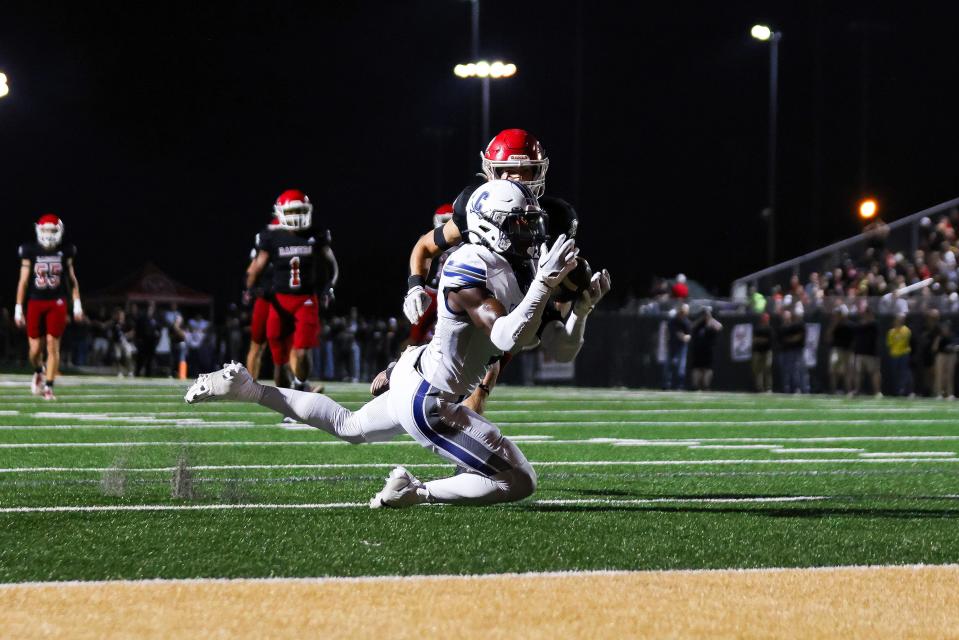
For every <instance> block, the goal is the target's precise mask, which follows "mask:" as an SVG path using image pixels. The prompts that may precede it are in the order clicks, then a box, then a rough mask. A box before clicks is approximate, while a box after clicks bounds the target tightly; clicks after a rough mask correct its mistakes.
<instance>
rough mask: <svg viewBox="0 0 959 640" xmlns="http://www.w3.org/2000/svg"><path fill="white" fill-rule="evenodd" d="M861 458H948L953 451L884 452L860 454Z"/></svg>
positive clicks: (953, 453) (952, 454)
mask: <svg viewBox="0 0 959 640" xmlns="http://www.w3.org/2000/svg"><path fill="white" fill-rule="evenodd" d="M859 455H860V456H861V457H863V458H903V457H909V458H919V457H923V458H927V457H928V458H937V457H938V458H950V457H952V456H954V455H956V453H955V452H954V451H884V452H882V453H860V454H859Z"/></svg>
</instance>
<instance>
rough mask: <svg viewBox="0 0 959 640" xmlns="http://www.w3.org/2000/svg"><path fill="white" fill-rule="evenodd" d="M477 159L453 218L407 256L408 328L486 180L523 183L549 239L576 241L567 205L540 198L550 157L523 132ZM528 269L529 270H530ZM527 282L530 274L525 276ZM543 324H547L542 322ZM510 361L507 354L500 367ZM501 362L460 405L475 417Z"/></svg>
mask: <svg viewBox="0 0 959 640" xmlns="http://www.w3.org/2000/svg"><path fill="white" fill-rule="evenodd" d="M480 156H481V158H482V166H483V174H482V176H480V177H479V179H478V180H476V181H474V182H472V183H470V184H469V185H467V186H466V188H464V189H463V191H462V192H461V193H460V195H459V196H457V198H456V200H455V201H454V202H453V215H452V218H451V219H450V220H449V221H448V222H446V223H445V224H444V225H443V226H441V227H436V228H434V229H433V231H430V232H427V233H425V234H423V235H422V236H421V237H420V239H419V240H417V242H416V245H414V247H413V251H412V253H411V254H410V276H409V279H408V282H407V287H408V289H409V290H408V291H407V293H406V298H405V299H404V300H403V312H404V313H405V314H406V317H407V319H408V320H409V321H410V324H411V325H413V326H417V323H418V320H419V319H420V318H421V317H422V316H423V315H424V314H425V313H426V311H427V310H428V309H429V306H430V303H431V302H432V298H430V296H429V293H428V292H427V291H426V287H425V283H426V275H427V274H428V273H429V271H430V265H431V263H432V261H433V260H434V259H435V258H436V257H437V256H440V255H442V254H443V253H444V252H446V251H447V250H449V249H450V248H451V247H456V246H458V245H459V244H461V243H462V242H463V241H464V236H465V234H466V233H467V228H466V203H467V201H468V200H469V197H470V196H471V195H472V194H473V192H474V191H475V190H476V188H477V187H478V186H479V185H481V184H483V183H484V182H486V181H488V180H498V179H509V180H516V181H519V182H522V183H524V184H525V185H526V186H528V187H529V188H530V190H531V191H532V192H533V194H534V195H536V196H537V198H538V199H539V204H540V206H541V207H542V208H543V210H544V212H545V214H546V215H544V216H543V217H544V218H545V219H546V227H547V233H548V235H549V236H550V237H551V238H556V237H558V236H559V235H560V234H566V236H567V237H568V238H575V237H576V230H577V228H578V226H579V218H578V217H577V215H576V210H575V209H574V208H573V206H572V205H571V204H569V203H568V202H566V201H565V200H563V199H562V198H556V197H553V196H546V195H543V192H544V191H545V189H546V170H547V169H548V168H549V159H548V158H547V157H546V152H545V151H544V150H543V146H542V145H541V144H540V142H539V140H537V139H536V138H535V137H534V136H533V135H532V134H530V133H528V132H527V131H524V130H523V129H505V130H503V131H501V132H499V133H498V134H497V135H496V137H494V138H493V139H492V140H491V141H490V143H489V145H487V147H486V150H485V151H483V152H482V153H481V154H480ZM530 269H531V266H530ZM523 271H524V269H522V268H521V266H520V265H516V273H517V277H521V274H522V272H523ZM527 275H528V277H530V278H532V276H533V274H532V272H530V273H529V274H527ZM556 306H557V305H555V304H553V305H550V307H549V308H548V309H550V311H549V313H550V315H551V316H553V315H555V316H557V318H555V319H558V318H561V317H562V315H563V313H562V312H563V311H567V312H568V306H569V305H564V306H565V307H566V308H565V309H561V310H557V309H556ZM543 324H544V325H545V324H546V322H544V323H543ZM508 361H509V356H508V355H507V356H506V357H505V358H504V359H503V361H502V364H504V365H505V363H506V362H508ZM500 366H501V365H500V363H494V364H493V365H492V366H491V367H490V369H489V372H488V373H487V376H486V377H485V378H484V379H483V382H482V384H480V385H479V386H478V387H477V389H476V391H475V392H474V393H473V395H472V396H471V397H470V398H468V399H467V400H466V401H465V404H466V405H467V406H469V407H470V408H471V409H473V410H474V411H476V412H477V413H482V412H483V408H484V406H485V400H486V397H487V396H488V395H489V393H490V390H491V389H492V387H493V385H494V384H495V382H496V378H497V377H498V375H499V369H500Z"/></svg>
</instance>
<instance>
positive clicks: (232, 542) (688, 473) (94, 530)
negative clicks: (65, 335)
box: [0, 376, 959, 582]
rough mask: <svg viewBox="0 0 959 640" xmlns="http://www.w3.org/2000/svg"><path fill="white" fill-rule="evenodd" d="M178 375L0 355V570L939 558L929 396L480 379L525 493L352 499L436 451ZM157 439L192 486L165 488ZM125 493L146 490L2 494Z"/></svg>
mask: <svg viewBox="0 0 959 640" xmlns="http://www.w3.org/2000/svg"><path fill="white" fill-rule="evenodd" d="M184 387H185V385H183V384H182V383H173V382H168V381H158V380H153V381H140V380H134V381H128V380H123V381H120V380H116V379H109V378H65V379H64V380H63V383H62V384H58V387H57V390H58V397H59V400H58V401H57V402H56V403H43V402H41V401H39V400H38V399H36V398H34V397H33V396H31V395H30V394H29V389H28V388H27V378H26V377H24V376H0V390H2V393H0V582H28V581H47V580H109V579H144V578H193V577H210V578H219V577H224V578H233V577H271V576H281V577H310V576H366V575H430V574H486V573H506V572H528V571H582V570H603V569H624V570H641V569H704V568H750V567H810V566H837V565H871V564H920V563H921V564H947V563H955V562H957V561H959V538H957V536H955V535H954V529H955V526H956V519H957V517H959V482H957V480H959V455H957V454H959V414H957V409H956V406H955V405H954V404H951V403H945V402H936V401H931V400H910V401H905V400H896V399H882V400H874V399H846V398H830V397H822V396H818V397H796V396H753V395H747V394H719V393H716V394H666V393H658V392H638V391H622V390H610V389H595V390H591V389H549V388H542V389H539V388H537V389H524V388H499V389H497V391H496V393H495V394H494V396H493V398H492V400H491V402H490V405H489V412H490V416H491V418H492V419H493V420H494V421H495V422H497V423H498V424H500V425H501V426H502V429H503V432H504V433H505V434H507V435H509V436H511V437H515V438H516V439H517V440H518V441H519V444H520V447H521V448H522V449H523V450H524V451H525V453H526V455H527V457H529V459H530V460H531V461H532V462H533V464H534V466H535V467H536V468H537V471H538V474H539V479H540V484H539V490H538V491H537V494H536V495H535V496H534V497H533V498H532V499H531V500H527V501H524V502H521V503H517V504H510V505H502V506H496V507H487V508H474V509H469V508H453V507H440V506H429V507H420V508H415V509H410V510H403V511H383V510H379V511H371V510H369V509H367V508H365V502H366V501H367V500H368V499H369V497H370V496H371V495H372V494H373V493H375V492H376V491H377V490H378V489H379V488H380V487H381V485H382V482H383V478H384V477H385V475H386V474H387V473H388V471H389V469H390V468H391V467H392V466H393V465H394V464H400V463H403V464H409V465H412V466H411V468H412V470H413V471H414V473H417V474H418V475H419V476H421V477H424V478H432V477H440V476H441V475H444V474H446V473H448V472H449V471H450V470H451V467H450V466H447V465H445V464H444V462H443V461H442V460H440V459H439V458H437V457H435V456H433V455H432V454H430V453H428V452H427V451H425V450H422V449H421V448H419V447H418V446H417V445H415V444H414V443H412V442H411V441H410V440H409V439H400V440H398V441H395V442H394V443H387V444H377V445H364V446H359V447H352V446H348V445H341V444H337V443H334V441H333V440H332V439H331V438H330V437H329V436H326V435H325V434H322V433H320V432H317V431H315V430H303V429H286V428H283V427H282V426H280V425H279V420H278V416H277V415H275V414H272V413H270V412H268V411H267V410H265V409H262V408H259V407H255V406H250V405H237V404H227V403H210V404H206V405H200V406H197V407H188V406H186V405H185V404H183V403H182V393H183V391H184ZM328 391H329V394H330V395H331V396H332V397H334V398H335V399H337V400H340V401H342V402H344V404H346V405H347V406H349V407H352V408H355V407H359V406H361V405H362V403H363V402H364V401H366V399H367V398H368V394H367V392H366V389H365V387H364V386H363V385H348V384H332V385H329V390H328ZM179 459H183V460H186V461H187V463H186V467H187V469H188V470H189V474H188V475H189V478H190V480H191V483H192V484H191V493H190V494H189V495H192V499H189V498H173V497H171V483H172V478H173V476H174V470H175V469H176V467H177V465H178V463H177V461H178V460H179ZM181 476H182V474H181ZM181 495H182V494H181ZM142 505H155V506H157V507H162V508H163V509H166V510H149V511H121V510H104V511H87V512H82V511H69V510H68V511H55V512H44V511H16V509H39V508H45V507H62V508H67V509H72V508H76V507H104V508H108V509H112V508H114V507H131V508H138V507H139V506H142ZM268 505H280V506H281V507H295V508H279V507H269V506H268ZM310 505H312V506H310ZM330 505H338V506H334V507H331V506H330ZM196 507H204V509H203V510H196Z"/></svg>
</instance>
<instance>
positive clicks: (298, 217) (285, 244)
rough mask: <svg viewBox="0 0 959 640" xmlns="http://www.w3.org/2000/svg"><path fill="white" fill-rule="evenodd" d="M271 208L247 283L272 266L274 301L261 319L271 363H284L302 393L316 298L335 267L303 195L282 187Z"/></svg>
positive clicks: (316, 329)
mask: <svg viewBox="0 0 959 640" xmlns="http://www.w3.org/2000/svg"><path fill="white" fill-rule="evenodd" d="M273 212H274V215H275V216H276V219H277V221H278V222H279V224H278V225H277V228H276V229H274V230H273V231H271V232H270V233H269V234H266V235H261V236H260V237H259V243H258V245H257V247H256V249H257V254H256V258H255V259H254V260H253V262H252V263H251V264H250V267H249V269H247V275H246V285H247V288H248V289H250V288H252V287H253V286H254V285H255V284H256V281H257V279H258V278H259V277H260V274H261V273H262V272H263V270H264V269H266V267H267V265H270V266H271V267H272V269H273V292H274V301H273V304H272V306H271V307H270V313H269V316H268V317H267V322H266V338H267V341H268V342H269V344H270V354H271V355H272V357H273V365H274V367H282V366H283V365H285V364H287V363H289V365H290V370H291V372H292V374H293V380H292V386H293V388H294V389H297V390H300V391H305V390H309V385H308V383H307V381H306V379H307V377H308V376H309V372H310V357H309V350H310V349H312V348H313V347H315V346H316V345H317V344H318V343H319V336H320V330H321V327H320V313H319V307H320V302H321V298H323V300H329V299H330V298H331V296H332V293H333V287H334V286H336V281H337V278H338V277H339V267H338V266H337V264H336V256H334V255H333V249H332V248H331V247H330V232H329V231H328V230H326V229H323V230H322V231H321V232H320V233H311V232H310V229H311V227H312V226H313V205H312V204H311V203H310V199H309V198H308V197H307V195H306V194H305V193H303V192H302V191H300V190H299V189H289V190H287V191H284V192H283V193H281V194H280V196H279V197H278V198H277V199H276V203H275V204H274V206H273Z"/></svg>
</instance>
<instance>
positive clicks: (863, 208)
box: [859, 198, 879, 220]
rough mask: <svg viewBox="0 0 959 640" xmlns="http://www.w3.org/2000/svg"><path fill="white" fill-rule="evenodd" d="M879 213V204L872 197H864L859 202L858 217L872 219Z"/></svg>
mask: <svg viewBox="0 0 959 640" xmlns="http://www.w3.org/2000/svg"><path fill="white" fill-rule="evenodd" d="M877 213H879V204H878V203H877V202H876V201H875V200H874V199H872V198H866V199H865V200H863V201H862V202H860V203H859V217H860V218H862V219H863V220H872V219H873V218H875V217H876V214H877Z"/></svg>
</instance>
